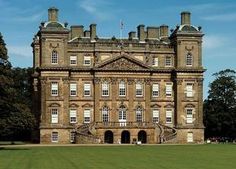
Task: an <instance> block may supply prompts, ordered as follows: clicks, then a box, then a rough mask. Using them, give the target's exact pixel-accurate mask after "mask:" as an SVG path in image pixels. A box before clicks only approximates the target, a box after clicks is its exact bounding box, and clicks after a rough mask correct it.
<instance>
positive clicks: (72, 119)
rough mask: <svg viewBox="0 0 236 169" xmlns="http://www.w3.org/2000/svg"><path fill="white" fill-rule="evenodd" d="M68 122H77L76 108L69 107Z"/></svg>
mask: <svg viewBox="0 0 236 169" xmlns="http://www.w3.org/2000/svg"><path fill="white" fill-rule="evenodd" d="M70 123H71V124H74V123H77V110H76V109H70Z"/></svg>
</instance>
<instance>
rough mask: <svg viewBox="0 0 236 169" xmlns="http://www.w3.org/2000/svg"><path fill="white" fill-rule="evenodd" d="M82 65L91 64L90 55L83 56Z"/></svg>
mask: <svg viewBox="0 0 236 169" xmlns="http://www.w3.org/2000/svg"><path fill="white" fill-rule="evenodd" d="M84 65H86V66H89V65H91V56H84Z"/></svg>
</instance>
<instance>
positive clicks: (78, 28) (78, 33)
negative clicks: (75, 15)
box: [70, 25, 84, 39]
mask: <svg viewBox="0 0 236 169" xmlns="http://www.w3.org/2000/svg"><path fill="white" fill-rule="evenodd" d="M70 28H71V39H73V38H75V37H78V38H80V37H83V35H84V26H83V25H72V26H71V27H70Z"/></svg>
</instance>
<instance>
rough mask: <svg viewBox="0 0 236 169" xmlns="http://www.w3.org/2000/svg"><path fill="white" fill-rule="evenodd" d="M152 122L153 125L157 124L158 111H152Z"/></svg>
mask: <svg viewBox="0 0 236 169" xmlns="http://www.w3.org/2000/svg"><path fill="white" fill-rule="evenodd" d="M152 118H153V119H152V120H153V122H154V123H158V122H159V110H158V109H154V110H153V111H152Z"/></svg>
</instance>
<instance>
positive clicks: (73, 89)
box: [70, 83, 77, 96]
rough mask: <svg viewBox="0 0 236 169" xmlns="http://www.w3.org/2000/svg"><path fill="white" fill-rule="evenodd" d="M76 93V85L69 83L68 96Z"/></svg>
mask: <svg viewBox="0 0 236 169" xmlns="http://www.w3.org/2000/svg"><path fill="white" fill-rule="evenodd" d="M76 94H77V85H76V83H71V84H70V96H76Z"/></svg>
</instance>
